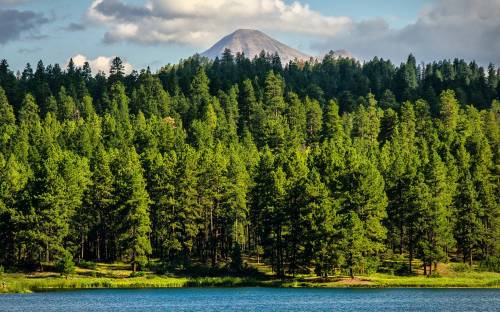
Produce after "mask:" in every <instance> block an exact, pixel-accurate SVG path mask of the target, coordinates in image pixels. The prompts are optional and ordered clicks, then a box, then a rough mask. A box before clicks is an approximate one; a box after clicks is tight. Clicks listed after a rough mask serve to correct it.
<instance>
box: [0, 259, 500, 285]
mask: <svg viewBox="0 0 500 312" xmlns="http://www.w3.org/2000/svg"><path fill="white" fill-rule="evenodd" d="M249 265H250V266H251V267H252V268H256V269H258V271H259V272H262V273H263V275H262V276H263V277H261V278H255V277H235V276H216V277H215V276H212V277H194V276H188V275H180V274H177V275H174V276H170V275H169V276H167V275H155V274H153V273H152V272H144V273H143V274H140V276H136V277H131V271H130V268H129V266H128V265H126V264H123V263H116V264H102V263H97V264H95V265H91V266H86V267H85V268H83V267H78V268H77V270H76V272H75V274H74V275H72V276H70V277H68V278H65V277H61V276H60V275H59V274H58V273H54V272H35V273H30V274H22V273H4V274H2V275H1V276H0V293H29V292H38V291H48V290H57V289H88V288H173V287H175V288H180V287H248V286H262V287H322V288H339V287H374V288H375V287H377V288H383V287H476V288H500V273H493V272H474V271H469V272H455V271H454V270H453V268H452V267H451V266H449V265H444V264H443V265H440V267H438V271H437V272H438V276H437V277H426V276H423V275H416V276H396V275H391V274H382V273H376V274H371V275H366V276H357V277H356V278H355V279H350V278H348V277H343V276H335V277H330V278H328V279H324V278H318V277H314V276H311V275H302V276H299V277H296V278H289V279H286V280H283V281H282V280H279V279H276V278H275V277H274V276H273V275H272V273H271V272H270V269H269V267H267V266H265V265H263V264H257V263H252V262H251V261H249ZM89 267H90V268H89Z"/></svg>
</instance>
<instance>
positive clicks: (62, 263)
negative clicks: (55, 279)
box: [56, 253, 75, 277]
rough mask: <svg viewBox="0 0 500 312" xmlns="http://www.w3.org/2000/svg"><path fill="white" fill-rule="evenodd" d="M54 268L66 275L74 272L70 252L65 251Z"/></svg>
mask: <svg viewBox="0 0 500 312" xmlns="http://www.w3.org/2000/svg"><path fill="white" fill-rule="evenodd" d="M56 268H57V271H58V272H59V273H61V275H62V276H66V277H67V276H69V275H71V274H73V273H75V263H74V262H73V257H72V256H71V254H69V253H65V254H64V256H63V257H62V258H61V259H60V260H59V261H58V262H57V264H56Z"/></svg>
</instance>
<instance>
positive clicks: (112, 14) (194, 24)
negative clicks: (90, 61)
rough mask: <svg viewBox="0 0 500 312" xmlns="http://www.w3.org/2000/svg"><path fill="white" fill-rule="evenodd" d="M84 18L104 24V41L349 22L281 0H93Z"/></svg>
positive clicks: (331, 27)
mask: <svg viewBox="0 0 500 312" xmlns="http://www.w3.org/2000/svg"><path fill="white" fill-rule="evenodd" d="M87 18H88V19H89V20H91V21H92V22H94V23H100V24H104V25H106V26H107V32H106V34H105V41H107V42H116V41H133V42H138V43H142V44H155V43H181V44H194V45H204V46H206V45H207V44H209V43H213V42H214V40H216V39H219V38H220V37H221V36H222V35H225V34H227V33H228V32H231V31H234V30H235V29H238V28H255V29H261V30H273V31H283V32H293V33H299V34H305V35H315V36H331V35H333V34H336V33H339V32H341V31H344V30H345V29H348V28H350V27H351V25H352V24H353V22H352V20H351V19H350V18H348V17H344V16H338V17H335V16H325V15H322V14H321V13H320V12H317V11H314V10H312V9H310V8H309V6H308V5H304V4H301V3H300V2H293V3H291V4H287V3H286V2H285V1H284V0H210V1H206V0H182V1H179V0H147V1H145V2H144V4H143V5H142V6H135V5H129V4H126V3H124V2H121V1H120V0H95V1H94V2H93V3H92V4H91V6H90V8H89V10H88V12H87Z"/></svg>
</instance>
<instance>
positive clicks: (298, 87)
mask: <svg viewBox="0 0 500 312" xmlns="http://www.w3.org/2000/svg"><path fill="white" fill-rule="evenodd" d="M499 82H500V70H497V69H496V68H495V66H493V65H489V66H488V67H487V68H483V67H481V66H479V65H478V64H476V63H475V62H470V63H467V62H465V61H464V60H458V59H455V60H443V61H438V62H433V63H428V64H424V63H422V64H417V61H416V59H415V57H414V56H413V55H410V56H409V57H408V59H407V61H406V62H404V63H402V64H400V65H399V66H398V65H395V64H393V63H391V62H390V61H387V60H384V59H380V58H374V59H372V60H371V61H367V62H363V63H362V62H360V61H358V60H355V59H349V58H338V57H337V56H336V55H335V54H333V53H330V54H328V55H327V56H326V57H325V58H324V59H323V60H321V61H319V60H311V61H309V62H290V63H289V64H286V65H285V66H283V65H282V62H281V60H280V59H279V56H278V55H269V54H266V53H261V54H260V55H259V56H257V57H255V58H253V59H249V58H247V57H245V56H244V55H241V54H236V55H233V54H232V53H231V51H228V50H227V51H226V52H225V53H224V55H223V56H222V57H221V58H220V59H219V58H218V59H215V60H214V61H210V60H208V59H205V58H202V57H200V56H197V55H195V56H193V57H190V58H188V59H186V60H181V61H180V62H179V63H178V64H175V65H172V64H169V65H166V66H164V67H162V68H161V69H160V70H158V71H157V72H156V73H152V72H151V70H150V69H149V68H147V69H144V70H141V71H133V72H132V73H130V74H125V73H124V66H123V63H122V61H121V59H120V58H119V57H116V58H115V59H114V60H113V65H112V67H111V70H110V72H109V73H99V74H97V75H93V74H92V73H91V69H90V66H89V64H88V63H86V64H85V65H84V66H83V67H77V66H75V64H74V63H73V61H70V62H69V64H68V65H67V66H63V67H61V66H60V65H58V64H54V65H48V66H45V65H44V64H43V62H42V61H39V62H38V64H37V66H36V68H32V67H31V65H30V64H27V65H26V67H25V68H24V70H23V71H22V72H17V73H14V72H13V71H12V70H11V69H10V68H9V65H8V62H7V60H3V61H1V62H0V265H2V266H3V267H5V268H12V269H19V270H21V269H36V270H43V269H44V266H46V265H48V264H50V263H54V262H57V261H60V260H61V259H68V258H70V259H74V261H75V262H80V261H99V262H110V263H112V262H115V261H125V262H127V263H130V265H131V268H133V270H134V272H135V271H136V270H137V271H138V270H142V269H143V268H145V267H147V266H148V265H149V263H150V262H152V260H153V259H155V260H157V261H159V262H161V263H164V264H168V265H174V266H175V265H182V266H189V265H190V264H193V263H201V264H204V265H206V266H207V267H221V266H229V267H230V268H231V269H234V270H240V269H241V268H242V266H243V264H242V262H241V261H242V260H241V258H242V257H243V256H245V257H246V256H248V257H254V258H256V259H258V261H263V262H265V263H267V264H269V265H270V266H271V267H272V269H273V272H275V274H276V275H277V276H280V277H283V276H286V275H294V276H295V275H296V274H301V273H314V274H317V275H318V276H328V275H331V274H333V273H334V272H336V271H338V270H340V271H342V272H345V274H349V275H351V276H354V274H364V273H370V272H376V271H377V270H379V268H380V267H381V265H382V264H383V262H384V261H386V260H387V259H394V258H398V257H399V258H402V259H405V261H406V263H407V265H406V266H405V270H406V271H407V273H411V272H412V271H413V270H415V269H416V268H415V267H414V266H413V263H414V260H415V259H419V260H421V261H422V263H423V269H424V272H425V274H429V275H430V274H432V271H433V269H435V266H436V265H437V264H438V263H442V262H450V261H453V262H464V263H466V264H469V265H472V264H473V263H476V264H477V263H486V264H488V263H489V264H492V265H493V266H494V265H495V263H496V265H497V266H496V267H497V268H498V263H499V262H500V260H499V256H500V242H499V240H498V239H499V238H500V227H499V223H500V207H499V204H500V203H499V196H498V194H499V186H500V183H499V182H500V180H499V173H500V172H499V170H500V157H499V156H500V133H499V131H500V130H499V118H500V115H499V114H500V102H499V99H500V83H499ZM433 267H434V268H433Z"/></svg>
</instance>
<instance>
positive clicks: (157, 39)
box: [0, 0, 500, 73]
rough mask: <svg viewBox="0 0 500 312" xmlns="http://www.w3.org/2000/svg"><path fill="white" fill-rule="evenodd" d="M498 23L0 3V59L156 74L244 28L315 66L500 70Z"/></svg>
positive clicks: (441, 10)
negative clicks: (321, 60)
mask: <svg viewBox="0 0 500 312" xmlns="http://www.w3.org/2000/svg"><path fill="white" fill-rule="evenodd" d="M499 16H500V0H404V1H403V0H383V1H382V0H342V1H341V0H328V1H326V0H295V1H289V0H210V1H208V0H78V1H76V0H31V1H30V0H0V59H3V58H5V59H7V61H8V62H9V65H10V67H11V69H13V70H22V68H24V66H25V64H26V63H27V62H30V63H31V64H32V65H35V64H36V63H37V62H38V60H40V59H41V60H43V62H44V63H45V64H54V63H59V64H61V65H65V64H67V62H68V60H69V59H70V58H73V59H74V60H75V63H76V64H77V65H83V63H84V62H85V61H88V62H89V63H90V65H91V67H92V70H93V71H94V73H96V72H97V71H100V70H102V71H107V70H108V68H109V63H110V60H111V59H112V58H113V57H114V56H120V57H121V58H122V59H123V60H124V61H125V63H126V69H127V70H128V71H131V70H132V69H137V70H140V69H143V68H145V67H147V66H150V67H151V68H152V69H153V70H155V69H158V68H160V67H161V66H163V65H165V64H168V63H177V62H178V61H179V60H180V59H183V58H184V59H185V58H187V57H189V56H191V55H193V54H195V53H201V52H203V51H204V50H206V49H208V48H209V47H210V46H211V45H212V44H214V43H215V42H216V41H217V40H219V39H220V38H221V37H223V36H225V35H227V34H229V33H231V32H233V31H234V30H236V29H239V28H251V29H258V30H261V31H263V32H265V33H267V34H268V35H270V36H272V37H274V38H276V39H278V40H280V41H282V42H283V43H285V44H288V45H290V46H291V47H294V48H297V49H299V50H301V51H303V52H305V53H308V54H310V55H314V56H321V55H324V54H325V53H327V52H328V51H330V50H341V49H345V50H347V51H349V52H350V53H351V54H353V55H354V56H355V57H357V58H358V59H360V60H369V59H372V58H373V57H374V56H378V57H382V58H384V59H390V60H392V61H393V62H394V63H396V64H399V63H400V62H402V61H404V60H405V59H406V57H407V56H408V55H409V54H410V53H413V54H414V55H415V56H416V58H417V60H418V61H419V62H430V61H435V60H441V59H448V58H455V57H458V58H464V59H465V60H467V61H472V60H475V61H477V62H478V63H479V64H481V65H488V63H490V62H492V63H494V64H496V65H500V17H499Z"/></svg>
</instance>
